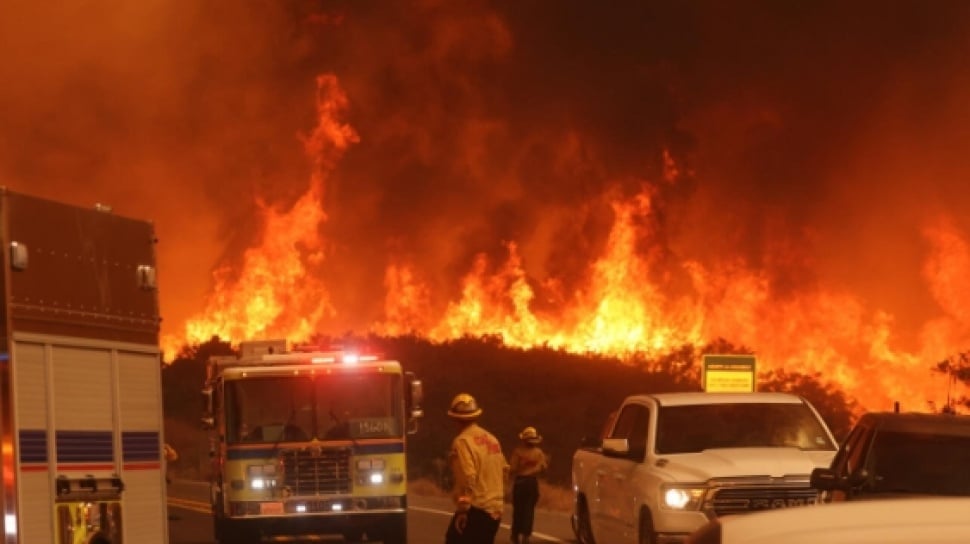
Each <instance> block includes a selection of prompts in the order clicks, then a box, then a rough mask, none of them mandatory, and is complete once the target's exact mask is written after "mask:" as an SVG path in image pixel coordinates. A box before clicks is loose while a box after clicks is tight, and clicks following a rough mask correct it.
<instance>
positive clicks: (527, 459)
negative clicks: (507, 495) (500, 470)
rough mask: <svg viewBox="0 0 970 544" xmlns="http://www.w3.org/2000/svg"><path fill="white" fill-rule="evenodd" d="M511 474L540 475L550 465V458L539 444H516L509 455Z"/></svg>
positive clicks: (513, 476) (514, 475) (513, 475)
mask: <svg viewBox="0 0 970 544" xmlns="http://www.w3.org/2000/svg"><path fill="white" fill-rule="evenodd" d="M509 465H510V466H509V475H510V476H511V477H512V478H515V477H516V476H538V475H539V474H541V473H542V472H543V471H544V470H546V468H548V467H549V460H548V458H547V457H546V454H545V453H544V452H543V451H542V449H541V448H540V447H539V446H532V445H528V444H523V445H520V446H516V448H515V449H514V450H512V456H511V457H509Z"/></svg>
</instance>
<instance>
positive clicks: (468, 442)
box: [449, 423, 509, 518]
mask: <svg viewBox="0 0 970 544" xmlns="http://www.w3.org/2000/svg"><path fill="white" fill-rule="evenodd" d="M449 457H450V462H451V471H452V474H454V476H455V488H454V491H453V493H452V495H453V498H454V500H455V504H459V502H460V501H459V499H461V498H462V497H464V498H466V499H467V500H468V501H469V502H470V503H471V506H474V507H476V508H480V509H482V510H485V511H486V512H488V513H489V514H492V516H494V517H496V518H499V517H501V516H502V506H503V497H504V496H505V478H506V475H507V474H508V469H509V465H508V463H506V462H505V455H504V454H502V446H501V445H500V444H499V442H498V440H497V439H496V438H495V437H494V436H492V433H490V432H488V431H486V430H485V429H483V428H481V427H479V426H478V424H477V423H471V424H469V425H468V426H467V427H465V428H464V429H462V431H461V432H460V433H458V436H456V437H455V439H454V440H453V441H452V442H451V453H450V455H449Z"/></svg>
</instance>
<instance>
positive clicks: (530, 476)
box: [509, 427, 549, 544]
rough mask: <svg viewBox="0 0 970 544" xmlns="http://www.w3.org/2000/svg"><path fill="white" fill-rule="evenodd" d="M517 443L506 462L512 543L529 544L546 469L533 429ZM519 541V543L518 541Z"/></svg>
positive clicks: (538, 440)
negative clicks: (541, 481)
mask: <svg viewBox="0 0 970 544" xmlns="http://www.w3.org/2000/svg"><path fill="white" fill-rule="evenodd" d="M519 440H520V443H519V445H518V446H516V447H515V449H514V450H512V456H511V457H510V458H509V465H510V466H509V477H510V478H511V479H512V542H514V543H515V544H529V538H530V537H531V536H532V525H533V522H534V521H535V511H536V503H538V502H539V479H538V477H539V475H541V474H542V473H543V472H545V470H546V468H548V466H549V460H548V458H547V457H546V454H545V452H543V451H542V448H540V447H539V444H540V443H541V442H542V437H541V436H539V432H538V431H536V428H535V427H526V428H525V429H522V432H521V433H519ZM520 537H521V539H520Z"/></svg>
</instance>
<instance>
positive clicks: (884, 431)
mask: <svg viewBox="0 0 970 544" xmlns="http://www.w3.org/2000/svg"><path fill="white" fill-rule="evenodd" d="M968 468H970V417H967V416H959V415H952V414H915V413H912V414H911V413H896V412H876V413H868V414H865V415H864V416H862V417H861V418H860V419H859V421H858V422H856V424H855V426H854V427H853V428H852V431H851V432H850V433H849V436H848V437H847V438H846V439H845V441H844V442H843V443H842V446H841V447H840V448H839V451H838V453H836V455H835V458H834V459H833V460H832V465H831V466H830V467H829V468H818V469H815V470H814V471H813V472H812V478H811V485H812V487H814V488H815V489H818V490H819V491H821V492H822V499H823V500H825V501H845V500H859V499H875V498H889V497H902V496H913V495H950V496H970V470H968Z"/></svg>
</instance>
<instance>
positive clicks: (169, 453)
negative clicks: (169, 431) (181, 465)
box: [162, 442, 179, 484]
mask: <svg viewBox="0 0 970 544" xmlns="http://www.w3.org/2000/svg"><path fill="white" fill-rule="evenodd" d="M162 450H163V452H164V457H165V483H167V484H170V483H172V471H171V470H170V469H169V465H171V464H172V463H174V462H175V461H177V460H178V458H179V454H178V452H176V451H175V448H173V447H172V446H170V445H169V444H168V442H166V443H164V444H163V445H162Z"/></svg>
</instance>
